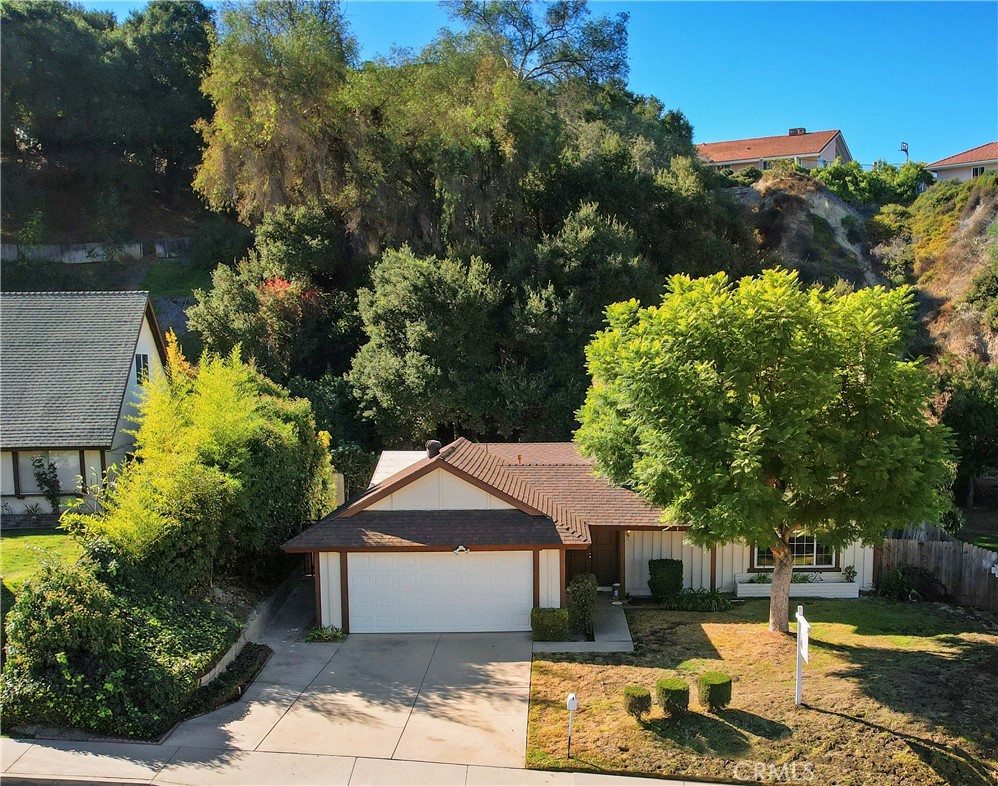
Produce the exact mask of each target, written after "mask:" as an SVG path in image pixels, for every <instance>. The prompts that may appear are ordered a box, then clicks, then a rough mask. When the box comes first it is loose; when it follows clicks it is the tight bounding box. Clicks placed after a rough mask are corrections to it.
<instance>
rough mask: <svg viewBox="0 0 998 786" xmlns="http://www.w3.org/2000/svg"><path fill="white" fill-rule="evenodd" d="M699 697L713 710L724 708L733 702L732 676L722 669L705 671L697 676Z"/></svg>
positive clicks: (704, 704)
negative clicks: (721, 670)
mask: <svg viewBox="0 0 998 786" xmlns="http://www.w3.org/2000/svg"><path fill="white" fill-rule="evenodd" d="M697 698H698V699H699V700H700V706H701V707H706V708H707V709H709V710H710V711H711V712H716V711H717V710H723V709H724V708H725V707H727V706H728V705H729V704H730V703H731V677H730V676H728V675H727V674H724V673H722V672H720V671H707V672H704V673H703V674H701V675H700V676H699V677H697Z"/></svg>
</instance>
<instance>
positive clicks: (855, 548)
mask: <svg viewBox="0 0 998 786" xmlns="http://www.w3.org/2000/svg"><path fill="white" fill-rule="evenodd" d="M684 535H685V533H684V532H676V531H629V532H627V533H625V536H624V582H625V587H626V590H627V592H629V593H630V594H631V595H649V594H651V593H650V591H649V589H648V560H651V559H681V560H682V561H683V583H684V585H685V586H686V587H689V588H693V589H699V588H705V589H709V588H710V549H702V548H700V547H698V546H691V545H689V544H688V543H685V542H684ZM751 561H752V551H751V548H750V547H749V546H748V545H747V544H745V543H728V544H726V545H724V546H718V548H717V588H718V589H719V590H721V591H722V592H734V590H735V583H736V581H743V580H747V579H748V578H749V577H750V574H749V573H748V571H749V568H750V567H751V564H752V562H751ZM838 564H839V566H840V567H843V568H844V567H846V566H848V565H852V566H853V567H855V568H856V582H857V583H858V584H859V586H860V589H869V588H871V587H872V586H873V547H872V546H863V545H862V544H861V543H858V542H857V543H851V544H849V545H848V546H846V547H845V548H844V549H842V550H841V552H840V553H839V562H838ZM821 575H822V578H823V579H824V580H825V581H837V580H839V579H841V576H842V574H841V572H838V571H827V572H822V574H821Z"/></svg>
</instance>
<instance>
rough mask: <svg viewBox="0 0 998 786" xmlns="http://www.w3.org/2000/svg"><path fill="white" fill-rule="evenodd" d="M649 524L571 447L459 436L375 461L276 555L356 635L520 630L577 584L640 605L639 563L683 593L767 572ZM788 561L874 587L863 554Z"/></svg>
mask: <svg viewBox="0 0 998 786" xmlns="http://www.w3.org/2000/svg"><path fill="white" fill-rule="evenodd" d="M661 519H662V515H661V511H659V510H658V509H656V508H654V507H652V506H651V505H649V504H648V503H646V502H645V501H644V500H642V499H641V498H640V497H639V496H638V495H637V494H635V493H634V492H632V491H630V490H628V489H625V488H621V487H618V486H613V485H612V484H610V483H609V482H608V481H607V480H605V479H604V478H601V477H599V476H598V475H596V474H595V470H594V466H593V463H592V462H591V461H590V460H588V459H586V458H583V457H582V456H580V455H579V453H578V451H577V450H576V448H575V445H574V444H573V443H571V442H533V443H473V442H469V441H468V440H466V439H458V440H456V441H454V442H452V443H451V444H449V445H447V446H446V447H440V443H439V442H430V443H428V445H427V451H426V452H425V453H423V452H412V451H386V452H385V453H382V455H381V459H380V461H379V462H378V466H377V469H376V470H375V473H374V477H373V479H372V482H371V487H370V488H369V489H368V490H367V491H366V492H365V493H363V494H362V495H360V496H359V497H357V498H356V499H354V500H352V501H350V502H348V503H347V504H346V505H344V506H342V507H340V508H339V509H337V510H335V511H334V512H333V513H331V514H330V515H329V516H327V517H326V518H325V519H323V520H322V521H320V522H318V523H317V524H314V525H313V526H311V527H309V528H308V529H306V530H305V531H304V532H302V533H301V534H300V535H298V536H296V537H294V538H292V539H291V540H290V541H288V542H287V543H286V544H284V550H285V551H288V552H291V553H302V554H311V555H312V562H313V565H314V569H315V584H316V601H317V605H318V612H317V615H318V618H319V619H320V620H321V623H322V624H323V625H335V626H337V627H341V628H344V629H346V630H349V631H352V632H354V633H382V632H410V631H500V630H529V629H530V610H531V608H533V607H534V606H548V607H550V606H564V605H565V588H566V585H567V583H568V582H569V581H570V580H571V579H572V577H573V576H575V575H577V574H580V573H594V574H595V575H596V578H597V579H598V581H599V583H600V585H602V586H604V587H607V586H610V585H613V584H618V583H619V584H620V585H621V591H622V592H623V593H629V594H631V595H648V594H649V590H648V560H650V559H658V558H662V557H667V558H673V559H681V560H682V561H683V564H684V579H685V584H686V586H687V587H694V588H701V587H704V588H712V587H714V588H718V589H720V590H723V591H726V592H730V591H733V590H734V589H735V587H736V582H746V581H747V580H748V579H749V578H750V577H751V576H752V575H754V574H755V573H757V572H763V571H766V570H768V569H769V568H770V566H771V557H770V555H769V552H768V551H767V550H766V549H762V550H761V552H760V551H757V550H756V549H755V548H754V547H752V546H749V545H746V544H743V543H738V544H729V545H726V546H719V547H717V548H716V549H702V548H698V547H695V546H690V545H688V544H686V543H684V542H683V538H684V534H685V533H684V529H685V528H684V527H680V526H669V525H668V524H667V523H663V522H662V520H661ZM794 550H795V552H796V553H797V554H798V563H799V567H800V569H801V570H805V571H807V572H821V573H822V575H823V576H824V579H825V581H828V582H833V581H835V580H837V579H840V577H841V568H843V567H845V566H848V565H853V566H855V568H856V570H857V572H858V576H857V579H856V583H855V584H852V585H849V588H850V594H851V595H852V596H855V594H856V590H857V589H858V587H860V586H863V587H867V586H870V585H871V584H872V581H873V549H872V548H866V547H862V546H860V545H859V544H854V545H851V546H849V547H847V548H845V549H843V550H841V551H836V550H833V549H829V548H825V547H823V546H822V545H821V544H820V543H817V542H815V540H814V538H811V537H805V536H801V537H800V538H798V540H797V542H796V543H795V545H794ZM744 586H749V585H747V584H746V585H744ZM751 586H752V587H753V588H754V589H765V586H766V585H751ZM839 586H843V585H841V584H840V585H839Z"/></svg>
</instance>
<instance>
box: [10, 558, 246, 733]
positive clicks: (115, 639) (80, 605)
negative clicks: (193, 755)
mask: <svg viewBox="0 0 998 786" xmlns="http://www.w3.org/2000/svg"><path fill="white" fill-rule="evenodd" d="M238 631H239V626H238V624H237V623H236V621H235V620H234V619H232V618H231V617H230V616H228V615H227V614H225V613H224V612H220V611H218V610H216V609H214V608H213V607H212V606H210V605H209V604H208V603H207V602H205V601H201V600H197V599H193V598H189V597H184V596H179V595H172V594H170V593H169V592H164V591H163V590H162V588H156V589H155V590H153V589H151V588H148V587H147V586H146V585H143V584H129V585H124V584H121V583H120V582H118V581H117V580H115V579H113V578H111V577H109V576H108V575H107V574H106V573H105V571H104V570H102V569H101V568H100V567H99V566H98V564H97V563H96V562H95V561H93V560H92V559H90V558H89V557H83V558H81V559H80V561H79V562H78V563H77V564H76V565H75V566H67V565H58V566H56V565H49V566H46V567H44V568H43V570H42V571H41V572H40V573H39V574H38V575H36V576H35V577H34V578H32V579H31V580H29V581H28V582H26V583H25V584H24V586H23V587H22V589H21V591H20V593H19V594H18V597H17V601H16V602H15V603H14V606H13V608H12V609H11V610H10V613H9V614H8V616H7V649H6V660H5V662H4V670H3V685H2V697H3V712H4V727H5V728H17V727H18V726H21V725H23V724H27V723H32V724H43V725H48V726H57V727H68V728H78V729H89V730H92V731H96V732H99V733H103V734H112V735H121V736H137V737H151V736H155V735H157V734H161V733H162V732H163V731H165V730H166V729H167V728H169V727H170V725H171V724H172V723H174V722H175V721H176V720H177V719H178V717H180V715H181V713H182V712H183V711H184V708H185V706H186V703H187V702H188V701H189V700H190V698H191V697H192V696H193V695H194V693H195V691H196V689H197V686H198V680H199V679H200V678H201V676H202V675H203V674H204V673H205V672H207V671H208V669H209V668H210V667H211V665H212V664H213V663H214V662H215V661H216V660H217V659H218V658H219V657H220V656H221V655H222V653H223V652H224V651H225V650H226V648H228V646H229V645H230V644H231V643H232V642H233V641H234V640H235V638H236V636H237V634H238Z"/></svg>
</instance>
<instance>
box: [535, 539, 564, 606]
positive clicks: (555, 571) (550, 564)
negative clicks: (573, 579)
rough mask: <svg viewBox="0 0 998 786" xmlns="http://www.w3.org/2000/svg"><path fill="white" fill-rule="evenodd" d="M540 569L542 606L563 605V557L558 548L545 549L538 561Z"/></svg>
mask: <svg viewBox="0 0 998 786" xmlns="http://www.w3.org/2000/svg"><path fill="white" fill-rule="evenodd" d="M538 569H539V570H540V581H539V585H540V586H539V589H540V606H541V608H547V609H551V608H557V607H559V606H561V557H560V553H559V551H558V550H557V549H545V550H544V551H542V552H541V554H540V561H539V562H538Z"/></svg>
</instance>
